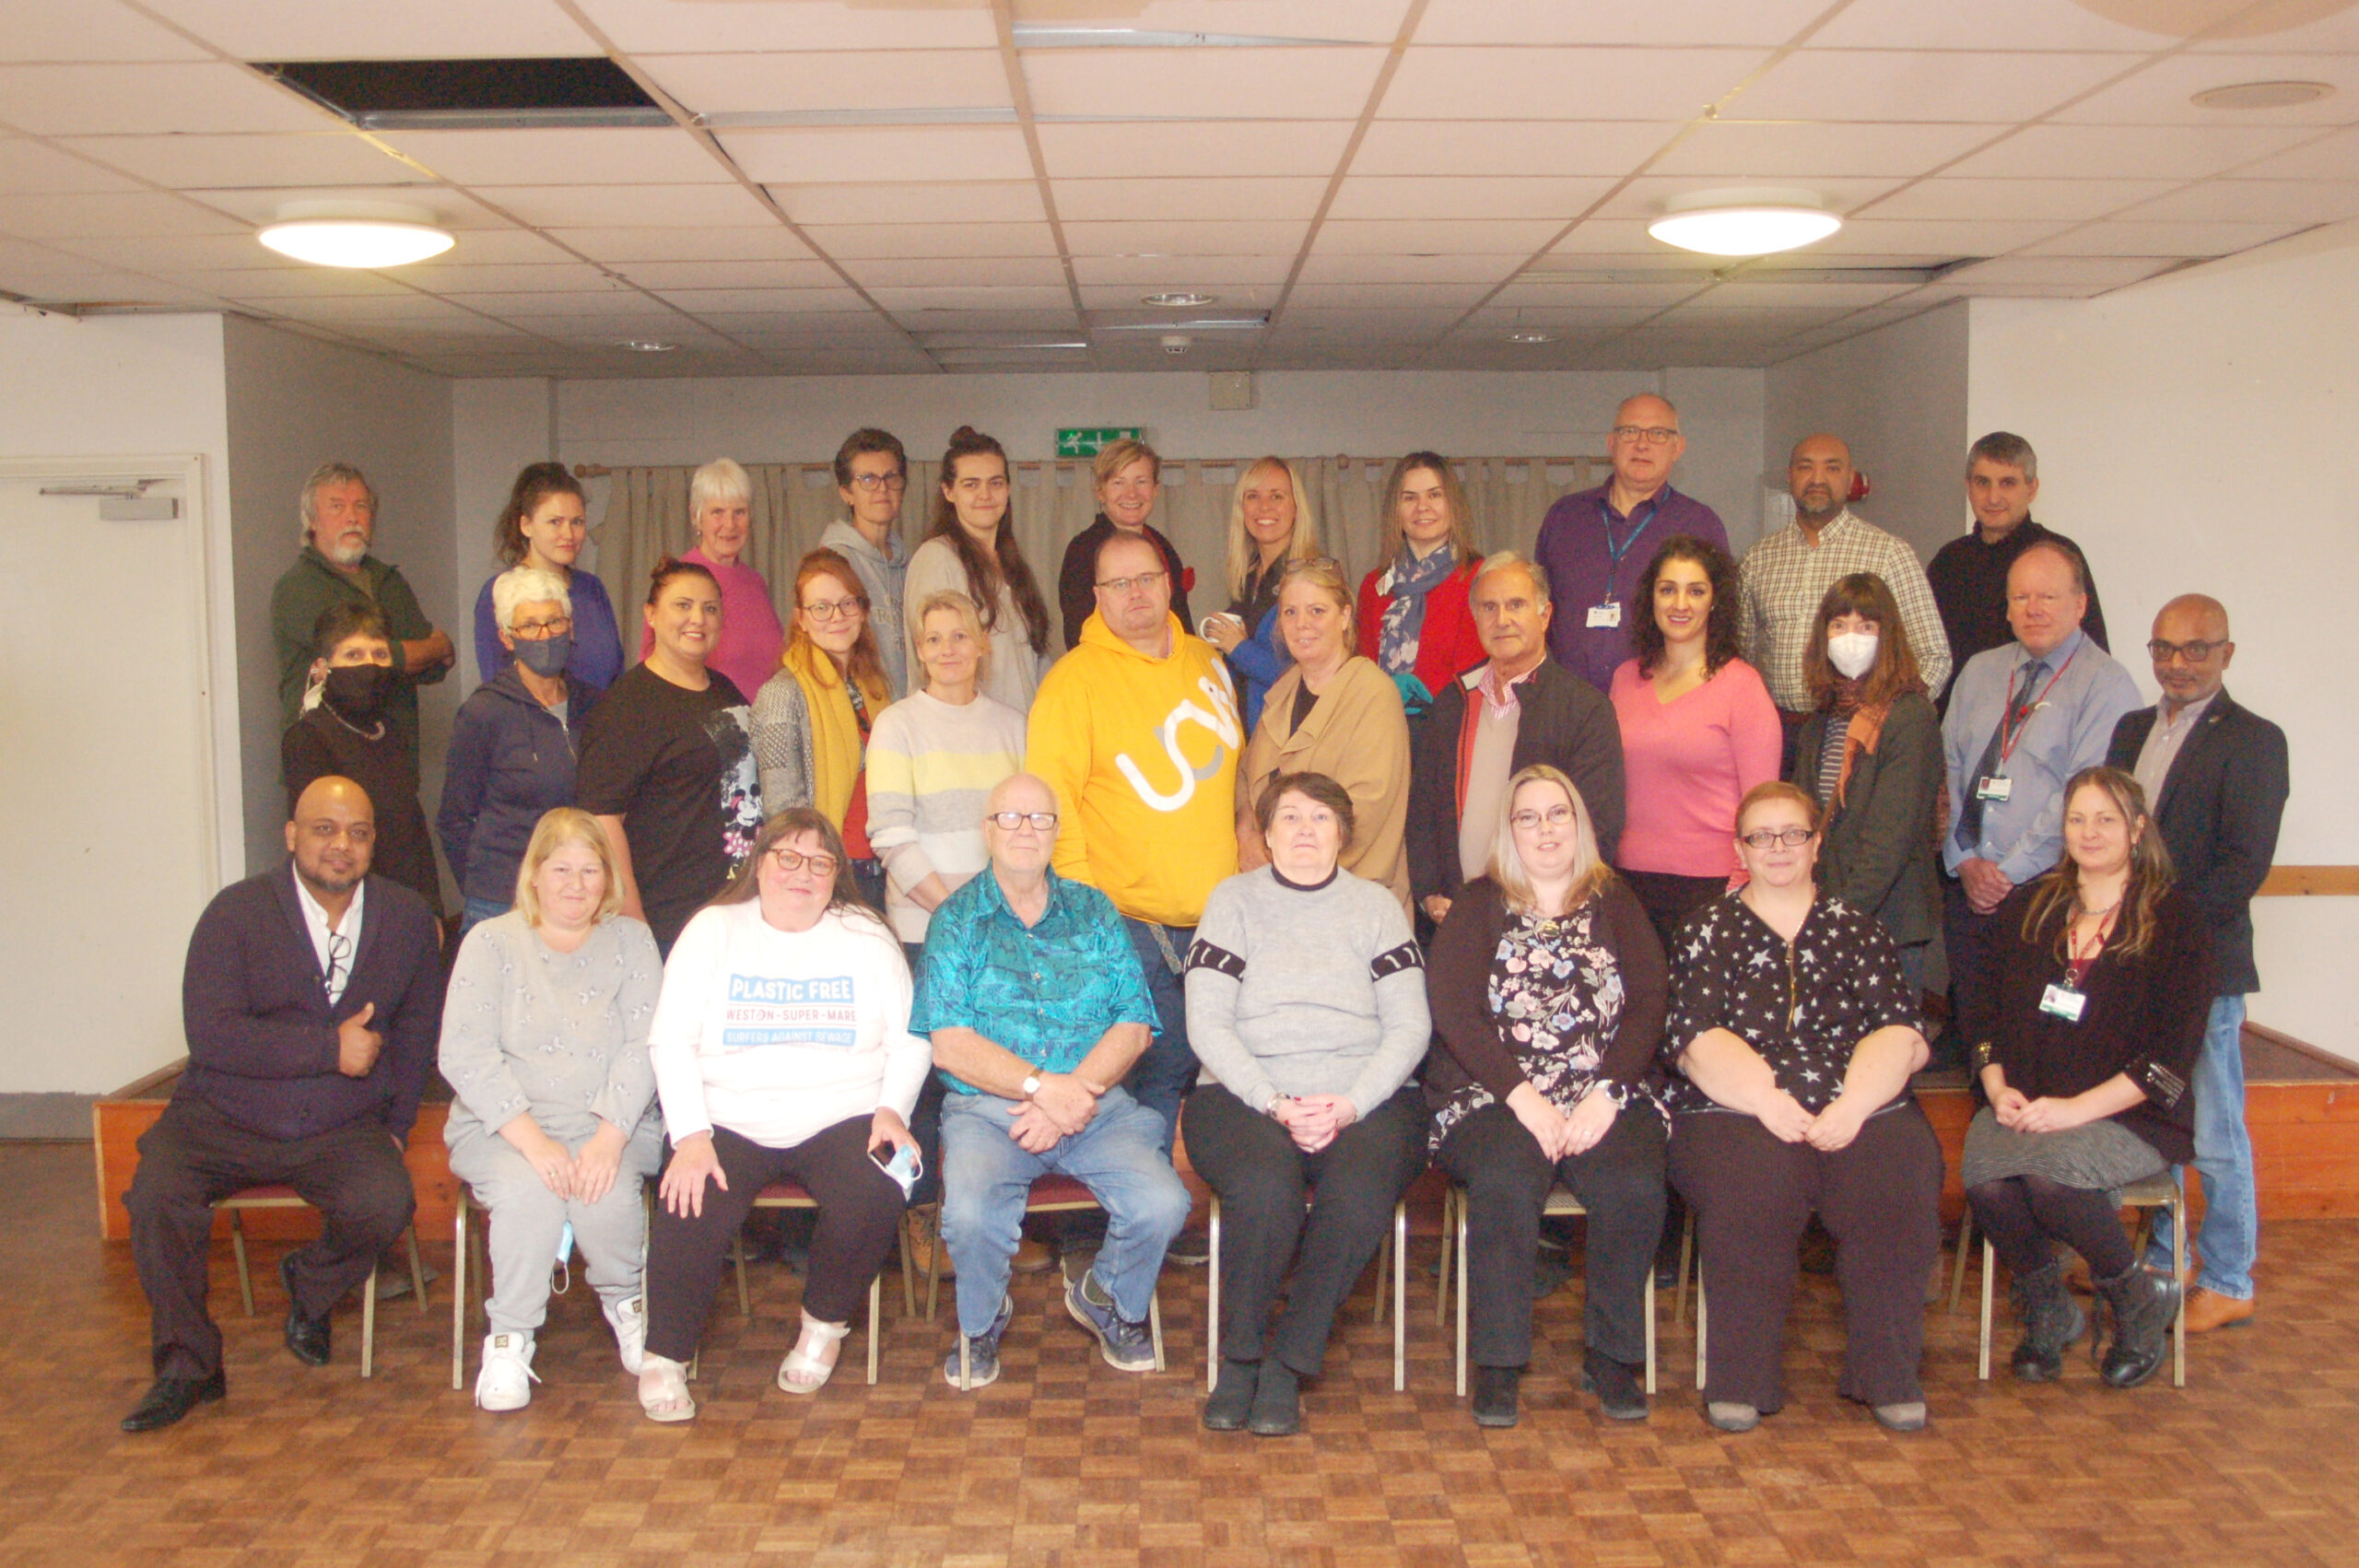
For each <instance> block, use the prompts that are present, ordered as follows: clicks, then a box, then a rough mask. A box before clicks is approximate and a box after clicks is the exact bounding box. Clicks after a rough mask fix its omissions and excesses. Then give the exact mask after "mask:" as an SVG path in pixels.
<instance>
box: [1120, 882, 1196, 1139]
mask: <svg viewBox="0 0 2359 1568" xmlns="http://www.w3.org/2000/svg"><path fill="white" fill-rule="evenodd" d="M1122 929H1123V930H1126V931H1128V932H1129V933H1130V936H1131V946H1132V947H1133V949H1135V950H1136V951H1137V953H1138V955H1139V965H1140V966H1141V967H1142V968H1144V969H1145V970H1146V990H1147V995H1148V996H1150V997H1152V998H1153V999H1154V1000H1155V1015H1156V1019H1157V1020H1158V1021H1159V1022H1157V1024H1156V1028H1155V1038H1154V1039H1153V1040H1151V1041H1149V1042H1148V1043H1147V1047H1146V1051H1145V1053H1144V1055H1142V1056H1141V1057H1140V1058H1139V1059H1138V1060H1137V1061H1136V1062H1134V1063H1133V1064H1132V1067H1131V1071H1130V1075H1129V1076H1128V1077H1126V1078H1124V1079H1123V1080H1122V1086H1123V1087H1124V1088H1126V1089H1128V1090H1129V1091H1130V1092H1131V1094H1132V1095H1133V1098H1135V1099H1136V1100H1137V1101H1138V1103H1139V1104H1140V1105H1143V1106H1145V1107H1146V1108H1147V1109H1149V1110H1151V1111H1153V1112H1154V1113H1155V1114H1156V1115H1157V1116H1159V1117H1162V1118H1163V1157H1164V1160H1165V1161H1166V1162H1167V1163H1168V1162H1169V1160H1170V1158H1171V1141H1172V1137H1173V1135H1174V1134H1176V1133H1177V1132H1178V1131H1179V1130H1180V1100H1182V1099H1183V1098H1185V1097H1186V1095H1187V1093H1188V1091H1189V1089H1190V1088H1191V1086H1192V1085H1193V1084H1194V1083H1195V1082H1196V1074H1197V1072H1198V1071H1199V1068H1198V1064H1197V1061H1196V1050H1195V1047H1192V1046H1191V1045H1190V1044H1189V1043H1188V993H1187V992H1186V991H1185V990H1183V989H1180V977H1179V976H1177V975H1175V974H1173V973H1172V972H1171V965H1170V964H1169V963H1168V962H1167V961H1166V960H1165V958H1164V956H1163V948H1162V945H1161V944H1160V943H1158V942H1156V940H1155V932H1156V928H1155V927H1154V926H1152V925H1149V924H1148V923H1147V922H1146V921H1144V920H1133V919H1131V918H1130V917H1129V916H1128V915H1125V916H1123V917H1122ZM1163 934H1164V935H1165V936H1166V937H1167V938H1168V939H1169V941H1170V942H1171V951H1172V952H1174V953H1176V954H1179V955H1180V961H1181V962H1182V963H1185V962H1186V961H1187V957H1188V949H1189V947H1190V946H1191V944H1193V942H1195V940H1196V928H1195V927H1193V926H1165V927H1164V928H1163Z"/></svg>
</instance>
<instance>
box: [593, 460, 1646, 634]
mask: <svg viewBox="0 0 2359 1568" xmlns="http://www.w3.org/2000/svg"><path fill="white" fill-rule="evenodd" d="M1251 461H1252V460H1251V459H1245V460H1242V461H1223V460H1218V459H1211V458H1189V459H1183V460H1167V461H1166V462H1165V463H1164V465H1163V497H1162V499H1161V501H1160V503H1159V504H1158V505H1157V507H1156V512H1155V517H1154V520H1153V521H1154V522H1155V525H1156V527H1157V528H1160V529H1161V530H1163V532H1165V533H1167V534H1168V535H1169V536H1170V538H1171V542H1172V544H1174V545H1175V546H1176V547H1177V548H1178V549H1179V551H1180V558H1181V559H1182V560H1184V561H1185V562H1187V563H1188V565H1189V566H1190V567H1191V568H1194V570H1195V574H1196V584H1197V586H1196V591H1195V592H1194V594H1193V595H1192V596H1191V608H1192V609H1194V611H1195V612H1196V613H1197V614H1199V615H1202V614H1205V613H1206V612H1208V611H1211V610H1215V609H1218V608H1220V607H1221V606H1223V605H1225V604H1226V603H1227V602H1228V589H1227V585H1226V579H1225V573H1226V560H1227V554H1228V514H1229V505H1230V497H1232V495H1233V494H1234V492H1235V490H1236V486H1237V481H1238V476H1239V475H1240V474H1243V472H1244V470H1245V467H1246V465H1247V464H1248V463H1250V462H1251ZM1294 463H1295V467H1296V468H1297V471H1299V472H1300V473H1301V474H1302V476H1303V481H1304V483H1305V485H1306V486H1309V491H1310V497H1309V499H1310V502H1311V505H1312V507H1313V508H1314V509H1315V511H1316V514H1317V517H1318V520H1319V531H1320V542H1321V544H1322V546H1323V547H1324V549H1325V550H1326V552H1327V553H1328V554H1329V555H1332V556H1336V557H1337V558H1339V559H1340V560H1342V561H1343V563H1344V568H1345V569H1346V571H1347V572H1348V573H1349V575H1350V576H1351V577H1352V579H1354V580H1355V581H1356V580H1357V579H1358V577H1359V575H1360V574H1361V573H1364V572H1367V571H1369V570H1371V569H1373V568H1375V567H1376V565H1377V564H1378V563H1377V559H1376V554H1377V548H1378V544H1379V540H1380V539H1381V537H1382V535H1383V519H1384V496H1383V494H1382V492H1383V489H1384V481H1385V477H1386V475H1387V474H1389V473H1390V472H1391V467H1392V460H1391V458H1357V457H1348V456H1345V457H1305V458H1297V459H1295V460H1294ZM1452 466H1453V467H1454V468H1455V469H1456V470H1457V473H1458V479H1459V483H1460V484H1461V486H1464V487H1465V490H1466V499H1467V505H1468V507H1469V509H1471V510H1472V512H1473V531H1474V540H1475V543H1476V544H1478V545H1479V546H1480V547H1481V548H1482V549H1483V550H1484V551H1485V553H1488V552H1490V551H1493V550H1503V549H1514V550H1522V551H1529V550H1530V549H1531V548H1532V536H1533V535H1534V534H1535V533H1537V532H1539V528H1540V520H1541V518H1542V517H1543V516H1544V515H1545V514H1546V512H1547V510H1548V509H1549V507H1550V506H1551V505H1553V504H1554V503H1555V501H1556V499H1557V498H1558V497H1561V496H1566V495H1568V494H1570V493H1571V492H1573V491H1575V490H1581V489H1586V488H1588V487H1589V486H1592V485H1595V484H1598V483H1600V482H1601V481H1602V480H1603V478H1604V477H1605V474H1606V466H1605V460H1604V459H1603V458H1602V457H1596V458H1590V457H1577V458H1565V459H1555V460H1551V459H1547V458H1521V457H1472V458H1459V459H1454V460H1453V461H1452ZM940 468H941V464H940V463H937V462H912V463H910V487H909V489H908V491H907V492H906V494H905V495H904V496H903V497H902V501H901V537H902V539H903V541H904V542H905V543H906V544H908V545H909V546H910V547H911V548H914V547H915V546H916V544H917V542H918V541H919V540H921V539H922V538H924V537H925V533H926V530H927V527H928V526H929V525H930V523H931V522H932V521H933V502H934V499H935V497H937V496H938V495H939V494H940V491H939V489H938V488H937V481H936V475H937V474H938V473H939V471H940ZM695 473H696V470H695V468H693V467H690V466H685V465H682V466H670V467H662V468H616V469H612V470H610V471H609V473H608V479H609V484H608V486H607V490H606V509H605V513H604V516H603V517H602V518H601V519H600V520H599V521H598V525H597V530H596V544H597V572H598V576H599V578H600V579H601V580H603V581H604V583H605V585H606V591H607V592H608V593H610V594H611V595H613V597H614V601H615V611H616V617H617V619H619V620H620V621H621V622H622V623H623V626H624V628H625V630H624V637H623V641H624V644H625V648H624V652H625V655H626V656H627V657H634V658H635V657H636V655H637V651H638V638H637V635H636V633H635V631H634V630H633V629H632V628H634V627H636V626H638V624H639V615H638V612H637V610H636V608H635V607H636V606H638V605H640V604H641V603H644V602H645V601H646V598H647V576H648V573H649V572H650V571H651V570H652V569H653V568H654V566H655V563H656V561H657V560H658V559H659V558H660V557H661V556H663V555H665V554H667V553H668V554H671V555H679V554H681V553H683V552H685V551H686V550H687V549H688V548H689V547H690V546H691V545H693V544H695V543H696V531H695V530H694V529H693V528H692V527H691V526H690V523H689V518H688V481H689V479H690V478H691V477H692V476H693V475H694V474H695ZM746 473H747V474H750V475H751V476H752V478H753V482H754V496H753V513H754V524H753V537H752V539H751V540H750V541H749V542H748V543H747V544H746V547H745V557H744V559H745V564H747V565H748V566H751V567H752V568H754V569H756V570H757V571H759V572H760V573H761V574H762V575H763V576H764V577H766V578H768V579H769V583H770V593H771V598H772V599H773V601H775V602H776V603H778V605H779V606H780V614H779V618H780V620H781V621H784V620H788V619H790V618H791V617H792V584H793V580H794V566H795V563H796V562H798V561H800V560H801V559H802V557H803V555H804V552H805V551H807V550H809V549H810V548H812V547H813V546H814V545H816V544H818V542H819V535H820V534H822V533H823V532H826V531H827V525H828V524H829V523H830V522H832V521H835V520H836V519H837V518H839V517H840V516H842V515H843V510H844V509H843V503H842V501H841V499H840V498H839V497H838V496H837V494H836V486H835V478H834V475H833V474H830V473H829V472H828V470H827V465H825V464H823V463H795V462H766V463H748V464H747V465H746ZM1092 483H1093V482H1092V478H1091V474H1090V469H1089V465H1088V464H1087V463H1086V462H1020V463H1018V464H1016V473H1015V497H1014V500H1013V502H1012V507H1013V512H1014V517H1015V540H1016V543H1017V544H1019V545H1020V546H1022V548H1023V551H1024V557H1025V559H1026V560H1027V561H1029V562H1031V563H1032V571H1033V575H1034V576H1036V577H1037V578H1039V580H1040V591H1041V593H1042V594H1043V595H1045V596H1046V597H1047V598H1048V599H1049V600H1050V603H1051V607H1052V608H1053V605H1054V601H1055V598H1056V589H1057V573H1058V570H1059V568H1061V567H1062V565H1063V562H1064V552H1065V544H1066V542H1067V541H1068V540H1070V539H1072V538H1073V536H1074V534H1076V533H1079V532H1081V531H1082V530H1084V529H1086V528H1087V527H1088V526H1089V524H1090V522H1091V521H1092V520H1093V519H1094V518H1095V517H1096V516H1097V497H1096V494H1095V492H1094V490H1093V488H1092Z"/></svg>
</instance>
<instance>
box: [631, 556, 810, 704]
mask: <svg viewBox="0 0 2359 1568" xmlns="http://www.w3.org/2000/svg"><path fill="white" fill-rule="evenodd" d="M680 559H682V560H684V561H694V562H695V563H696V564H697V565H698V566H700V567H702V568H704V569H705V570H707V571H709V572H710V573H711V574H712V577H713V580H714V581H715V582H718V583H719V584H721V640H720V641H719V642H717V643H715V644H714V645H713V649H712V653H711V656H710V658H708V659H706V660H705V668H706V669H708V670H713V671H717V672H719V673H722V674H723V675H726V676H728V677H729V679H730V681H731V683H732V684H733V685H735V686H736V688H737V689H738V690H739V691H741V692H757V691H760V690H761V689H762V683H763V682H764V681H767V680H769V678H770V677H771V676H772V675H775V674H777V673H778V660H779V655H780V653H782V652H784V651H785V650H786V628H785V627H784V626H780V624H779V619H778V607H777V606H776V605H775V604H773V603H770V585H769V582H768V581H767V580H765V579H764V578H763V577H762V574H761V573H759V572H757V571H756V570H755V569H754V568H751V567H748V566H741V565H739V564H737V562H732V563H730V564H729V565H728V566H725V567H724V566H722V564H721V563H720V562H719V561H716V560H714V559H713V558H712V557H711V556H708V555H706V554H705V553H704V552H703V551H702V550H701V549H696V550H690V551H689V552H688V553H687V555H685V556H681V557H680ZM743 559H744V557H743V556H740V557H739V560H743ZM654 646H655V628H654V627H652V626H647V625H645V624H644V618H643V617H642V621H641V626H640V634H639V656H640V659H642V660H643V659H645V658H646V657H647V654H648V650H649V649H652V648H653V647H654Z"/></svg>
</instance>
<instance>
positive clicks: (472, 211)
mask: <svg viewBox="0 0 2359 1568" xmlns="http://www.w3.org/2000/svg"><path fill="white" fill-rule="evenodd" d="M181 199H182V200H183V201H185V202H186V203H188V204H189V205H192V206H203V207H205V208H208V209H210V210H212V211H214V212H217V213H220V214H223V215H225V216H227V217H228V218H229V219H230V220H232V221H233V222H234V223H235V224H236V225H238V226H241V227H253V228H259V227H261V226H262V225H263V224H265V223H269V222H271V221H273V220H274V219H276V217H277V216H278V213H279V209H280V208H281V207H283V206H285V205H287V204H288V202H300V201H325V202H333V201H364V202H382V201H388V200H391V201H393V202H397V203H399V204H401V205H404V206H408V207H415V208H417V210H418V211H420V212H423V213H428V214H430V215H431V216H432V217H433V220H434V221H435V222H436V223H439V224H440V225H441V226H442V227H443V228H448V229H451V230H452V231H453V232H454V233H460V234H464V233H465V232H467V231H469V230H472V229H477V228H491V227H493V226H495V225H498V224H499V223H500V222H501V220H500V218H499V216H496V215H495V214H493V213H492V211H491V210H490V209H489V208H487V207H486V206H484V205H482V204H481V203H480V202H477V201H475V199H474V198H473V197H472V196H470V195H468V194H467V193H465V192H464V191H454V190H452V189H451V188H450V187H449V186H447V185H425V184H419V185H264V186H255V187H252V188H243V187H234V186H233V187H230V188H229V189H226V190H200V191H185V192H182V194H181Z"/></svg>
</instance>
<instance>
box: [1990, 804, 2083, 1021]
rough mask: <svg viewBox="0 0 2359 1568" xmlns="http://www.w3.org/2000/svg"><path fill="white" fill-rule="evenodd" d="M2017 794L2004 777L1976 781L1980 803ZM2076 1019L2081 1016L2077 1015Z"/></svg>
mask: <svg viewBox="0 0 2359 1568" xmlns="http://www.w3.org/2000/svg"><path fill="white" fill-rule="evenodd" d="M2014 792H2015V781H2014V780H2013V779H2012V778H2006V777H2004V776H2001V777H1997V778H1978V779H1977V780H1975V785H1974V798H1975V799H1976V800H1978V801H2003V800H2007V799H2008V798H2010V797H2011V796H2013V794H2014ZM2074 1016H2075V1017H2077V1016H2079V1015H2078V1014H2077V1013H2076V1014H2074Z"/></svg>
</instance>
